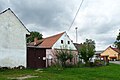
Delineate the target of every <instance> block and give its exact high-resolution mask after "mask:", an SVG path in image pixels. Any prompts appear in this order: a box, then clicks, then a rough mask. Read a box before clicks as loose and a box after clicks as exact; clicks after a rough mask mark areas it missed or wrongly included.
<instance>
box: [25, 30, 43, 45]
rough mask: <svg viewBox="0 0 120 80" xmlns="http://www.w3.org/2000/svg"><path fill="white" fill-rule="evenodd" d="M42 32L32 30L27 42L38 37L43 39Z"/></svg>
mask: <svg viewBox="0 0 120 80" xmlns="http://www.w3.org/2000/svg"><path fill="white" fill-rule="evenodd" d="M42 36H43V35H42V34H41V33H39V32H37V31H32V32H30V36H28V37H27V43H30V42H33V41H34V38H38V40H40V39H42Z"/></svg>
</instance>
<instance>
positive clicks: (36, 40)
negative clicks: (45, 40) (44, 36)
mask: <svg viewBox="0 0 120 80" xmlns="http://www.w3.org/2000/svg"><path fill="white" fill-rule="evenodd" d="M37 42H38V38H37V37H35V38H34V45H37Z"/></svg>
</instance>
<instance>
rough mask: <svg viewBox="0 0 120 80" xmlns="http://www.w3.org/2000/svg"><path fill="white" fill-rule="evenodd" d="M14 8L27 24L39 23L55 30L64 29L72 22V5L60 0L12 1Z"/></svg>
mask: <svg viewBox="0 0 120 80" xmlns="http://www.w3.org/2000/svg"><path fill="white" fill-rule="evenodd" d="M11 4H12V7H14V10H15V11H16V12H17V13H18V14H20V15H21V16H20V17H21V19H22V20H23V22H24V23H25V24H37V25H39V26H40V27H45V28H50V29H53V30H58V28H59V30H61V29H62V30H64V29H65V27H67V26H68V25H69V24H70V21H71V20H72V15H71V14H70V9H71V8H69V7H70V6H69V5H67V4H65V3H64V5H63V1H60V0H50V1H48V0H44V1H39V0H35V1H29V2H28V1H27V0H19V1H14V0H12V1H11Z"/></svg>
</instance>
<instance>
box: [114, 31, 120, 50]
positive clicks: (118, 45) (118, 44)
mask: <svg viewBox="0 0 120 80" xmlns="http://www.w3.org/2000/svg"><path fill="white" fill-rule="evenodd" d="M114 44H115V47H116V48H118V49H119V50H120V30H119V34H118V36H117V38H116V41H115V42H114Z"/></svg>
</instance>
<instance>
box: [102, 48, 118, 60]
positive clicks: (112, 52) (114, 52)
mask: <svg viewBox="0 0 120 80" xmlns="http://www.w3.org/2000/svg"><path fill="white" fill-rule="evenodd" d="M100 55H101V57H102V58H103V59H104V57H106V56H108V59H109V60H120V50H119V49H117V48H113V47H111V46H109V47H108V48H107V49H106V50H104V51H103V52H102V53H101V54H100Z"/></svg>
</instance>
